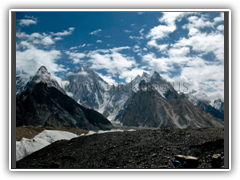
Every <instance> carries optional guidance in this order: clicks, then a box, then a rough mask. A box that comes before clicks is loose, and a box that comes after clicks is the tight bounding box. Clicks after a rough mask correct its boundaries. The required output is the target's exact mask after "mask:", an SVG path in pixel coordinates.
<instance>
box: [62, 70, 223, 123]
mask: <svg viewBox="0 0 240 180" xmlns="http://www.w3.org/2000/svg"><path fill="white" fill-rule="evenodd" d="M66 80H67V81H69V85H68V86H67V87H66V88H65V90H66V91H67V92H70V93H71V94H72V97H73V98H74V99H75V100H76V101H77V102H79V103H80V104H81V105H83V106H85V107H88V108H92V109H95V110H96V111H98V112H100V113H102V114H103V115H104V116H105V117H107V118H108V119H110V120H112V121H119V122H121V123H122V124H123V125H126V126H143V127H155V128H187V127H192V128H199V127H223V122H221V121H219V120H218V119H216V118H214V117H213V115H211V114H209V113H206V112H205V111H203V109H202V108H201V107H197V106H194V104H193V103H191V102H190V101H189V99H188V98H187V97H186V96H185V95H184V94H181V95H179V94H178V93H177V91H175V90H174V88H173V87H172V85H171V84H170V83H168V82H167V81H165V80H164V79H163V78H162V77H161V76H160V75H159V73H157V72H154V73H153V75H152V76H150V75H149V74H147V73H143V75H142V76H137V77H136V78H135V79H133V80H132V81H131V82H130V83H128V84H122V85H118V86H113V85H112V86H110V85H108V84H107V83H106V82H105V81H104V80H103V79H102V78H100V77H99V76H98V74H97V73H95V72H94V70H92V69H91V68H90V67H89V66H81V67H80V68H79V69H78V70H76V71H75V72H74V73H73V74H72V75H70V76H69V77H67V78H66ZM87 82H88V83H87ZM89 82H91V83H92V84H95V85H96V84H98V85H99V86H98V88H97V89H96V87H95V89H91V88H90V84H89ZM84 83H87V86H85V90H81V89H80V91H79V90H77V89H76V85H78V87H79V86H80V87H81V86H83V84H84ZM74 86H75V87H74Z"/></svg>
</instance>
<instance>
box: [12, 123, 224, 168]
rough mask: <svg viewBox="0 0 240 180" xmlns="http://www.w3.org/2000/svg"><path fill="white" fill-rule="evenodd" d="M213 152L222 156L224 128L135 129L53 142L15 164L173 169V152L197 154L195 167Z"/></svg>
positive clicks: (201, 165) (206, 164) (205, 163)
mask: <svg viewBox="0 0 240 180" xmlns="http://www.w3.org/2000/svg"><path fill="white" fill-rule="evenodd" d="M115 126H117V125H115ZM122 128H123V129H124V128H125V130H127V129H128V128H127V127H122ZM131 129H132V127H131ZM216 153H217V154H221V155H222V157H223V156H224V129H223V128H200V129H141V128H140V129H138V128H137V129H136V131H124V132H112V133H104V134H92V135H88V136H80V137H77V138H73V139H71V140H69V141H68V140H60V141H56V142H54V143H53V144H51V145H49V146H46V147H45V148H43V149H40V150H39V151H36V152H34V153H33V154H31V155H29V156H27V157H25V158H24V159H22V160H19V161H17V163H16V165H17V168H91V169H93V168H130V169H132V168H174V165H173V163H172V160H174V155H178V154H181V155H190V156H195V157H198V158H199V163H198V168H208V167H209V165H210V164H211V159H212V155H213V154H216Z"/></svg>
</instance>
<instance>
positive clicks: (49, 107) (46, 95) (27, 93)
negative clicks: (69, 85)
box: [16, 66, 113, 130]
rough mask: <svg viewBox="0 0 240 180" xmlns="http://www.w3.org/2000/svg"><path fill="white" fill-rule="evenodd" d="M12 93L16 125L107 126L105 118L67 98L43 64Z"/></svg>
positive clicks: (93, 127) (59, 126)
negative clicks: (13, 95)
mask: <svg viewBox="0 0 240 180" xmlns="http://www.w3.org/2000/svg"><path fill="white" fill-rule="evenodd" d="M20 89H21V91H19V92H17V95H16V126H17V127H18V126H23V125H32V126H39V125H40V126H50V127H58V128H61V127H67V128H80V129H93V130H94V129H95V130H98V129H111V128H112V127H113V126H112V124H111V122H110V121H108V119H107V118H105V117H104V116H103V115H102V114H100V113H98V112H97V111H94V110H92V109H87V108H85V107H83V106H81V105H80V104H79V103H77V102H76V101H75V100H74V99H72V98H71V97H69V96H68V95H67V94H66V93H65V90H64V89H62V88H61V87H60V86H59V84H58V82H57V81H56V80H55V79H53V78H52V76H51V74H50V73H49V72H48V71H47V69H46V67H44V66H42V67H40V68H39V69H38V71H37V72H36V74H35V76H34V77H32V78H31V79H30V81H28V82H27V83H26V85H25V86H24V87H22V88H20Z"/></svg>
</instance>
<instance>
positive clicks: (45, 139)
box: [16, 129, 136, 161]
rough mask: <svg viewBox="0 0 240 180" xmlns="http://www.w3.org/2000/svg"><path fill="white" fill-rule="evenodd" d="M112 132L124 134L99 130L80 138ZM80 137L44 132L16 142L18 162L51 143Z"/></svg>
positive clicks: (64, 133) (58, 132)
mask: <svg viewBox="0 0 240 180" xmlns="http://www.w3.org/2000/svg"><path fill="white" fill-rule="evenodd" d="M127 131H136V130H135V129H129V130H127ZM110 132H124V130H122V129H111V130H105V131H103V130H99V131H98V132H95V131H89V132H88V133H87V134H84V133H83V134H81V135H80V136H89V135H93V134H103V133H110ZM76 137H79V136H78V135H76V134H74V133H71V132H67V131H59V130H44V131H43V132H41V133H39V134H38V135H36V136H35V137H34V138H32V139H27V138H22V139H21V141H16V161H18V160H20V159H23V158H24V157H26V156H28V155H29V154H32V153H33V152H35V151H37V150H39V149H42V148H44V147H45V146H48V145H50V144H51V143H53V142H55V141H58V140H63V139H66V140H70V139H72V138H76Z"/></svg>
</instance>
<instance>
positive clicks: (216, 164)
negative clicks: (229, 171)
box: [212, 154, 222, 168]
mask: <svg viewBox="0 0 240 180" xmlns="http://www.w3.org/2000/svg"><path fill="white" fill-rule="evenodd" d="M221 161H222V158H221V154H214V155H213V156H212V167H213V168H220V167H221Z"/></svg>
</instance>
